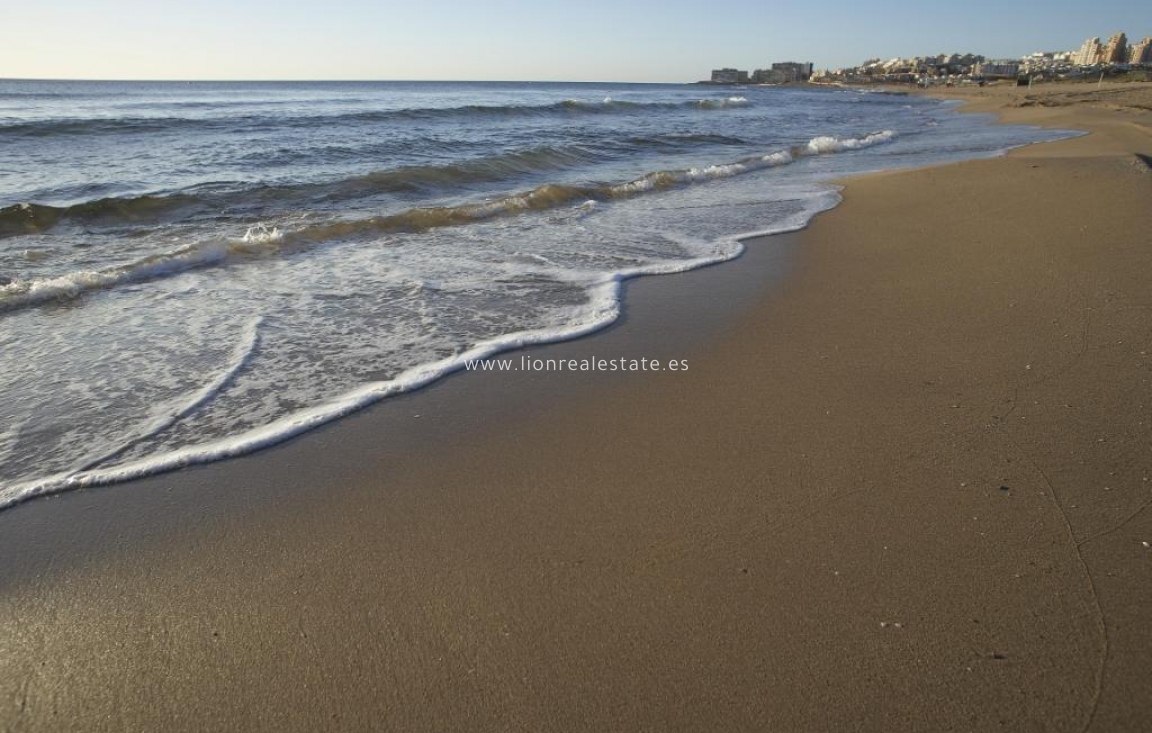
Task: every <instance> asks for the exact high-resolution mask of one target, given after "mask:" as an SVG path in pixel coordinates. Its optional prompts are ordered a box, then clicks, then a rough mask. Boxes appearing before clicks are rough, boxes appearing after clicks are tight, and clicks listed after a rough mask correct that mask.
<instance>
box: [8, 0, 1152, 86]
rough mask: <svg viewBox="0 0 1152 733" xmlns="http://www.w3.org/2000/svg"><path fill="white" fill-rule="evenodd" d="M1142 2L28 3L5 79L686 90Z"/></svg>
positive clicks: (1076, 29)
mask: <svg viewBox="0 0 1152 733" xmlns="http://www.w3.org/2000/svg"><path fill="white" fill-rule="evenodd" d="M1149 8H1150V5H1149V3H1148V0H1108V1H1107V2H1084V1H1083V0H1052V1H1050V2H1045V3H1036V2H1031V1H1030V0H1016V2H1003V1H997V2H991V1H989V0H968V1H967V2H943V3H941V2H936V3H909V2H907V1H906V0H904V1H902V2H895V1H892V0H875V1H872V2H869V1H868V0H864V1H863V2H862V1H860V0H851V1H850V0H824V2H820V3H800V2H796V1H795V0H792V1H790V2H771V1H767V2H766V1H765V0H729V1H728V2H714V3H706V2H699V1H698V2H686V1H685V0H664V1H663V2H658V1H656V0H580V1H579V2H575V1H573V0H563V1H560V0H532V2H526V1H525V0H469V1H467V2H466V1H465V0H423V2H420V3H419V4H417V3H415V2H381V1H380V0H328V2H320V1H318V0H280V1H279V2H274V1H273V0H185V2H183V3H180V4H166V3H157V2H154V1H149V2H145V0H102V1H101V2H92V1H91V0H29V1H27V2H18V3H11V4H9V7H8V8H6V9H5V10H4V11H3V14H2V15H0V19H2V20H0V23H2V25H3V29H4V32H3V35H4V41H3V43H0V77H34V78H83V79H486V80H504V79H507V80H573V81H695V80H698V79H703V78H706V77H707V75H708V73H709V71H710V70H711V69H713V68H717V67H721V66H736V67H738V68H742V69H752V68H756V67H762V66H766V65H767V64H769V63H771V62H773V61H786V60H794V61H812V62H814V63H815V64H816V66H817V67H818V68H822V67H837V66H850V65H856V64H858V63H860V62H861V61H863V60H864V59H866V58H869V57H882V58H891V57H893V56H913V55H927V54H935V53H948V52H953V51H955V52H960V53H964V52H969V51H970V52H973V53H982V54H984V55H986V56H989V57H1012V56H1020V55H1022V54H1026V53H1031V52H1032V51H1040V50H1045V51H1052V50H1070V49H1073V48H1077V47H1079V46H1080V44H1081V43H1082V42H1083V41H1084V39H1085V38H1087V37H1089V36H1102V37H1105V38H1107V36H1109V35H1111V34H1112V33H1114V32H1116V31H1118V30H1122V31H1125V32H1126V33H1127V34H1128V35H1129V37H1130V38H1132V37H1135V38H1137V39H1138V38H1141V37H1143V36H1146V35H1152V10H1150V9H1149Z"/></svg>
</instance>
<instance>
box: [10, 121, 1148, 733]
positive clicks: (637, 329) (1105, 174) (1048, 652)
mask: <svg viewBox="0 0 1152 733" xmlns="http://www.w3.org/2000/svg"><path fill="white" fill-rule="evenodd" d="M1081 112H1082V113H1083V114H1084V115H1087V116H1086V117H1084V118H1083V119H1084V121H1085V122H1086V123H1089V124H1090V126H1092V127H1095V128H1096V133H1095V134H1091V135H1088V136H1085V137H1080V138H1073V139H1067V140H1062V141H1058V142H1053V143H1047V144H1045V145H1042V146H1028V147H1026V148H1023V149H1018V150H1017V151H1014V152H1012V153H1010V154H1009V155H1008V156H1005V157H998V158H994V159H987V160H977V161H969V162H965V163H959V164H949V165H946V166H942V167H938V168H930V169H921V170H915V171H895V172H888V173H881V174H870V175H869V176H866V177H863V178H854V179H852V180H851V181H850V182H849V183H848V186H847V188H846V190H845V192H844V201H843V202H842V203H841V204H840V205H839V206H837V207H836V208H835V209H833V210H831V211H829V212H825V213H824V214H822V215H820V216H817V217H816V218H815V219H814V220H813V221H812V222H811V224H810V226H809V228H808V229H806V230H803V231H802V232H799V233H796V234H790V235H783V236H779V235H777V236H773V237H770V238H766V239H764V240H754V241H750V242H747V243H746V248H747V250H746V252H745V255H744V256H743V257H741V258H738V259H737V260H735V261H733V262H730V263H727V264H726V265H718V266H713V267H709V268H704V269H702V270H696V271H693V272H690V273H686V274H684V275H675V276H665V277H661V278H644V279H640V280H636V281H632V282H630V283H629V284H628V286H627V287H628V289H629V292H628V297H627V298H626V300H625V308H626V316H625V318H623V319H621V321H619V322H618V323H617V324H615V325H613V326H610V327H609V328H607V329H605V330H604V331H601V332H599V334H597V335H595V336H592V337H590V338H586V339H580V340H577V341H568V342H562V343H558V344H551V345H548V346H543V347H538V348H537V349H533V350H532V351H538V352H543V351H548V352H549V353H557V354H572V355H587V354H588V353H590V352H591V351H600V350H601V347H600V346H594V344H606V343H611V339H613V338H616V339H617V340H618V341H620V342H621V346H622V347H623V346H625V345H626V346H627V348H628V349H632V350H633V353H637V354H643V353H645V351H647V352H648V353H652V352H653V351H654V350H657V349H658V348H664V349H668V350H669V353H679V354H681V355H683V354H687V357H686V358H687V359H688V361H689V365H690V369H689V371H688V372H686V373H684V374H677V375H671V374H663V375H655V374H646V375H639V376H636V375H632V376H631V377H630V378H626V377H620V378H611V377H610V378H608V379H599V378H597V377H595V376H586V377H583V378H581V379H579V380H574V379H573V378H574V375H572V374H570V373H569V374H562V375H557V374H547V373H488V375H485V374H484V373H469V374H468V375H462V374H461V373H457V375H455V376H453V377H449V378H448V379H446V380H444V381H443V382H441V383H440V384H439V385H438V386H437V387H435V388H433V389H429V390H421V391H418V392H416V393H412V394H410V395H404V396H400V397H397V398H393V399H391V400H389V403H391V404H390V405H385V404H383V403H382V404H381V405H378V406H377V407H375V408H374V409H372V410H367V411H363V412H361V413H358V414H357V415H354V416H350V417H348V418H345V419H343V420H341V421H338V422H337V423H334V424H331V425H330V426H327V427H325V428H321V429H319V430H317V431H313V432H310V433H308V434H306V435H304V436H302V437H300V438H297V439H294V440H292V441H289V442H288V443H285V444H283V445H281V446H279V447H275V448H271V449H269V450H266V451H262V452H260V453H258V454H254V455H251V456H248V457H245V458H243V459H241V460H238V461H228V462H224V463H215V464H209V465H205V466H200V467H196V468H191V469H186V470H183V471H180V472H178V473H169V474H163V475H160V476H156V477H151V478H148V479H144V480H141V481H136V482H132V483H130V484H122V485H118V486H116V487H114V488H110V489H97V490H85V491H78V492H72V493H69V494H66V495H63V496H61V497H60V498H58V499H56V500H53V499H40V500H37V501H35V502H30V503H26V504H24V505H22V506H19V507H15V508H13V509H11V510H9V511H6V512H4V513H2V514H0V546H3V556H4V557H5V558H6V559H8V560H9V562H8V563H6V564H5V565H6V568H5V571H4V574H3V577H2V578H0V588H3V592H2V593H0V619H2V621H0V623H2V624H3V625H4V629H3V632H2V633H0V639H4V641H3V642H0V644H3V646H4V648H3V650H2V651H3V654H0V660H2V661H0V671H3V672H4V674H3V675H0V679H2V680H3V681H0V689H3V690H4V694H5V695H6V696H7V697H8V699H9V700H20V701H21V703H20V706H19V712H11V710H12V709H11V708H10V712H9V713H6V714H4V715H5V718H0V719H4V720H5V722H6V723H7V722H9V721H8V719H7V717H6V716H10V715H14V716H16V717H13V718H11V721H12V723H13V724H15V725H17V726H20V725H25V726H27V727H28V728H29V729H53V728H54V729H58V730H63V729H68V728H66V727H64V728H61V727H60V726H59V723H60V722H61V721H60V720H53V715H54V714H56V713H57V711H59V714H60V715H61V716H68V717H67V719H69V720H71V721H72V725H73V726H75V727H76V728H77V729H100V727H101V726H104V727H105V728H106V729H110V730H124V729H149V728H157V727H164V728H166V729H170V730H175V729H184V728H187V729H202V728H206V727H213V726H215V727H230V728H245V729H252V730H260V729H290V730H317V729H349V728H368V727H370V726H374V727H376V728H377V729H390V730H433V729H439V730H447V729H452V730H491V729H504V730H507V729H536V730H584V729H587V730H603V729H623V730H632V729H649V728H662V729H666V730H706V729H713V730H744V729H747V730H771V729H780V730H828V729H838V728H850V729H863V730H881V729H882V730H897V729H899V730H945V729H950V728H959V729H966V730H984V729H987V730H992V729H1000V727H1001V726H1002V725H1005V724H1006V725H1009V727H1012V728H1014V729H1028V728H1029V727H1032V728H1035V729H1060V730H1065V729H1066V730H1081V729H1083V728H1087V727H1089V726H1090V725H1092V724H1095V725H1096V726H1097V727H1098V728H1099V729H1101V730H1109V729H1123V728H1124V726H1125V725H1129V726H1130V725H1132V724H1138V723H1139V721H1140V720H1142V719H1146V718H1147V716H1148V714H1149V713H1150V711H1152V688H1150V686H1149V683H1148V682H1147V681H1146V679H1145V677H1146V675H1144V674H1143V672H1142V669H1143V666H1144V662H1145V661H1146V660H1147V659H1148V658H1149V654H1150V653H1152V635H1150V632H1148V631H1147V630H1146V629H1147V628H1148V624H1147V621H1148V620H1149V613H1148V612H1147V611H1143V610H1141V609H1143V608H1148V607H1149V606H1148V602H1149V601H1152V598H1150V597H1149V589H1148V588H1147V587H1145V586H1146V584H1144V583H1142V580H1143V577H1144V573H1143V570H1142V569H1141V568H1142V567H1143V563H1146V562H1148V555H1147V550H1146V548H1144V547H1143V546H1141V545H1140V540H1139V538H1140V537H1145V538H1149V539H1152V515H1149V514H1148V513H1146V512H1144V509H1143V508H1144V507H1145V506H1147V505H1148V503H1152V494H1150V493H1149V491H1150V489H1149V488H1148V486H1149V485H1148V482H1147V479H1148V477H1149V474H1152V466H1150V465H1149V464H1148V459H1147V457H1146V447H1147V445H1148V442H1149V437H1150V436H1149V430H1150V429H1152V421H1149V420H1148V418H1147V415H1146V414H1145V413H1146V409H1147V397H1148V394H1147V379H1148V377H1147V361H1146V359H1144V358H1143V356H1142V353H1143V352H1141V349H1144V350H1145V351H1147V350H1148V349H1147V346H1148V340H1149V333H1148V330H1147V325H1146V318H1145V316H1146V308H1147V305H1145V304H1143V301H1141V300H1140V297H1139V294H1140V293H1142V292H1143V289H1142V285H1144V284H1146V282H1147V276H1148V274H1149V270H1150V269H1152V262H1150V261H1149V256H1148V253H1147V251H1146V248H1142V247H1140V246H1139V245H1140V242H1141V241H1146V233H1147V231H1148V225H1149V224H1150V223H1152V222H1149V214H1148V213H1147V207H1146V202H1147V193H1148V192H1149V189H1150V186H1152V184H1150V183H1149V177H1148V173H1147V171H1142V170H1141V169H1140V168H1139V164H1140V161H1141V158H1138V157H1135V156H1134V153H1139V154H1140V155H1147V154H1152V150H1149V149H1148V148H1147V140H1148V132H1147V130H1148V128H1147V114H1146V113H1141V114H1143V116H1142V117H1139V119H1140V120H1142V122H1141V123H1140V124H1136V123H1132V121H1131V120H1130V119H1128V118H1127V117H1123V118H1121V119H1116V118H1115V114H1116V113H1114V112H1110V111H1107V110H1089V111H1087V112H1085V111H1084V110H1081ZM1012 114H1013V115H1017V114H1018V113H1017V112H1013V113H1012ZM1019 114H1024V115H1025V116H1031V117H1032V118H1033V119H1049V120H1050V119H1053V118H1056V117H1059V116H1060V111H1059V110H1055V111H1054V110H1052V109H1048V108H1045V109H1043V110H1022V111H1020V112H1019ZM1011 121H1013V122H1016V121H1024V120H1020V119H1013V120H1011ZM1065 124H1067V123H1065ZM1129 128H1132V129H1129ZM1141 146H1143V147H1141ZM1130 148H1136V149H1135V150H1131V149H1130ZM1125 156H1127V158H1125ZM1145 167H1146V162H1145ZM1071 180H1077V181H1079V183H1078V184H1077V185H1083V186H1085V187H1086V191H1085V192H1082V193H1081V192H1076V191H1069V190H1067V182H1069V181H1071ZM957 202H958V203H957ZM1141 202H1143V204H1145V206H1144V207H1143V208H1141V207H1140V205H1141ZM948 203H950V205H945V204H948ZM1141 232H1142V233H1143V234H1144V240H1141V239H1140V238H1139V237H1140V233H1141ZM1071 233H1075V234H1076V236H1075V237H1073V236H1070V234H1071ZM938 242H939V243H943V244H944V245H946V246H944V247H940V248H934V249H933V248H928V247H925V246H924V245H925V244H934V243H938ZM761 245H765V246H763V247H762V246H761ZM1104 255H1106V256H1104ZM785 274H787V277H784V275H785ZM685 278H687V279H685ZM705 281H708V282H707V283H706V282H705ZM769 284H770V285H771V287H769V286H768V285H769ZM708 288H712V290H709V289H708ZM634 290H635V291H636V292H635V294H634V293H633V291H634ZM645 293H647V295H645ZM705 293H711V295H712V297H711V298H709V299H707V302H708V303H710V304H711V307H709V308H700V307H699V306H700V305H701V303H700V301H699V300H697V299H698V298H700V297H702V294H705ZM733 294H735V295H733ZM1142 309H1144V310H1142ZM645 319H648V321H649V322H650V323H654V324H660V323H665V324H669V323H671V324H674V325H675V326H676V328H673V329H672V339H671V340H670V341H669V340H666V339H667V333H668V332H667V331H666V330H665V331H661V330H660V329H653V328H647V327H642V326H643V323H642V322H643V321H644V320H645ZM693 319H698V320H696V321H695V322H693ZM701 337H703V338H701ZM633 338H635V339H637V340H636V341H634V340H633ZM507 353H510V354H515V353H524V352H522V351H520V352H507ZM489 375H490V376H489ZM465 376H466V379H465V378H463V377H465ZM600 376H601V377H603V376H605V375H600ZM480 379H487V382H486V383H485V384H484V385H483V388H481V384H480V382H479V380H480ZM464 381H470V382H472V386H470V387H469V388H468V389H467V390H465V389H463V388H462V387H461V385H462V383H463V382H464ZM1140 385H1143V386H1142V387H1141V386H1140ZM466 393H467V394H466ZM468 394H470V395H471V396H467V395H468ZM417 405H419V407H418V408H417V407H416V406H417ZM386 407H389V408H393V409H385V408H386ZM417 409H418V412H417ZM417 414H419V418H417V417H416V415H417ZM446 431H447V432H446ZM446 434H447V435H450V436H452V438H453V439H452V440H450V441H447V442H446V443H438V444H437V445H438V446H439V445H445V447H444V448H439V447H437V448H435V449H430V448H428V447H427V446H428V444H429V439H430V438H432V437H433V436H437V435H439V436H441V437H443V436H444V435H446ZM381 436H398V437H397V438H394V439H391V440H387V441H385V444H383V445H382V444H381V442H382V437H381ZM1101 439H1103V440H1101ZM421 446H423V448H421ZM293 485H294V487H295V488H292V486H293ZM285 486H288V487H289V488H287V489H286V488H285ZM1001 487H1006V488H1001ZM1105 487H1106V488H1105ZM112 492H116V494H117V496H116V497H113V496H112V495H111V494H112ZM125 492H130V493H132V494H134V495H135V496H132V497H124V496H123V494H124V493H125ZM136 497H140V498H141V500H144V501H143V503H142V504H137V503H135V502H134V500H135V499H136ZM121 502H123V506H121ZM124 507H127V509H125V508H124ZM129 511H131V513H132V516H127V515H128V513H129ZM65 514H67V516H65ZM21 535H23V536H21ZM25 541H26V542H25ZM94 549H95V551H92V550H94ZM25 561H27V562H25ZM45 665H47V666H45ZM206 669H211V670H212V672H213V674H211V675H208V674H205V672H204V670H206Z"/></svg>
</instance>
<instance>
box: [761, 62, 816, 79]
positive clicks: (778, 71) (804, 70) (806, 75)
mask: <svg viewBox="0 0 1152 733" xmlns="http://www.w3.org/2000/svg"><path fill="white" fill-rule="evenodd" d="M811 78H812V64H811V63H805V64H798V63H796V62H795V61H784V62H782V63H778V64H772V68H770V69H756V70H755V71H754V72H752V81H753V82H755V83H757V84H784V83H785V82H791V81H808V80H809V79H811Z"/></svg>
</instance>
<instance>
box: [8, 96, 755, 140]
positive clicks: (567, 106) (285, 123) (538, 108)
mask: <svg viewBox="0 0 1152 733" xmlns="http://www.w3.org/2000/svg"><path fill="white" fill-rule="evenodd" d="M748 104H749V103H748V100H747V99H745V98H744V97H727V98H708V99H700V100H691V101H685V102H632V101H628V100H615V99H612V98H607V99H603V100H596V101H589V100H579V99H566V100H563V101H561V102H554V103H550V104H539V105H531V104H513V105H463V106H459V107H409V108H400V109H382V110H359V111H355V112H347V113H341V114H319V115H296V116H290V115H281V114H275V115H273V114H267V115H265V114H249V115H238V116H232V117H179V116H138V117H117V118H107V117H76V118H72V117H56V118H47V119H43V120H20V121H15V122H6V123H0V133H2V134H4V135H6V136H12V137H16V136H28V137H47V136H52V135H91V134H122V133H130V134H138V133H159V132H174V131H177V130H187V129H222V130H242V129H255V128H262V127H266V128H268V129H274V128H275V129H279V128H296V127H314V126H317V125H348V124H357V123H362V124H374V123H388V122H414V121H419V122H435V121H438V120H445V121H459V120H462V119H471V118H475V119H492V118H519V117H558V116H559V117H570V116H573V115H585V114H587V115H602V114H639V113H646V112H658V111H661V110H664V111H668V110H682V111H691V110H725V109H734V108H739V107H745V106H747V105H748Z"/></svg>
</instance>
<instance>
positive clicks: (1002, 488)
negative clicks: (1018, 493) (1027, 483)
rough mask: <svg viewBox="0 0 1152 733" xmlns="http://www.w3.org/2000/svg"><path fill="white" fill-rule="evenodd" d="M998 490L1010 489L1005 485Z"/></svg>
mask: <svg viewBox="0 0 1152 733" xmlns="http://www.w3.org/2000/svg"><path fill="white" fill-rule="evenodd" d="M1000 490H1001V491H1011V489H1009V488H1008V487H1007V486H1001V487H1000Z"/></svg>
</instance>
